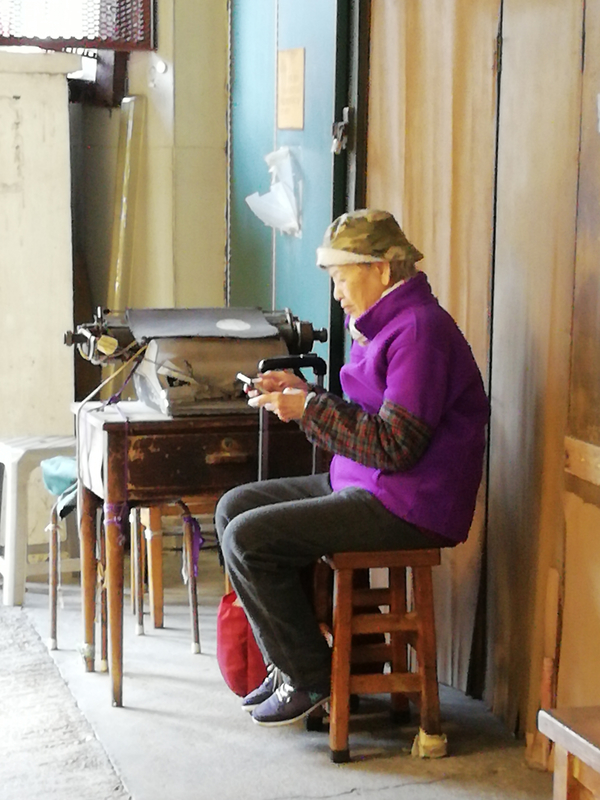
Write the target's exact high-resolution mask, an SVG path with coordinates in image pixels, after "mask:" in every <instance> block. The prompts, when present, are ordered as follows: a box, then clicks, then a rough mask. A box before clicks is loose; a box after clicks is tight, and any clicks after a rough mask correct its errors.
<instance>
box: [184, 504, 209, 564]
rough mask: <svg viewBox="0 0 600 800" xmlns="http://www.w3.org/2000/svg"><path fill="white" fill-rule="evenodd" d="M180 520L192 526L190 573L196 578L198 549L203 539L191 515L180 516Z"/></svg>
mask: <svg viewBox="0 0 600 800" xmlns="http://www.w3.org/2000/svg"><path fill="white" fill-rule="evenodd" d="M181 518H182V519H183V521H184V522H187V523H188V524H189V525H191V526H192V571H193V573H194V578H197V577H198V556H199V555H200V548H201V547H202V545H203V544H204V537H203V536H202V532H201V530H200V525H199V524H198V520H197V519H196V518H195V517H192V515H191V514H182V515H181Z"/></svg>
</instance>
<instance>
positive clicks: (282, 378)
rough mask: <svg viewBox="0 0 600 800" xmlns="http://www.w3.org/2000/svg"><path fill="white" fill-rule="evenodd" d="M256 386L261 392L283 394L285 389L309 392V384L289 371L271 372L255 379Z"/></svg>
mask: <svg viewBox="0 0 600 800" xmlns="http://www.w3.org/2000/svg"><path fill="white" fill-rule="evenodd" d="M254 385H255V386H256V388H257V389H259V390H260V391H261V392H283V390H284V389H301V390H302V391H303V392H308V384H307V383H306V381H305V380H304V379H303V378H299V377H298V375H296V374H295V373H294V372H288V370H269V371H268V372H263V373H262V375H259V376H258V378H255V379H254Z"/></svg>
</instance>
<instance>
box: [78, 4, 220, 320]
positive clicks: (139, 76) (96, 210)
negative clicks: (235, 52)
mask: <svg viewBox="0 0 600 800" xmlns="http://www.w3.org/2000/svg"><path fill="white" fill-rule="evenodd" d="M158 45H159V46H158V50H157V51H156V52H152V53H133V54H132V55H131V56H130V60H129V94H131V95H140V94H141V95H144V96H145V97H146V98H147V110H146V132H145V141H144V150H143V156H142V174H141V175H140V184H139V194H138V203H137V208H136V227H135V235H134V252H133V264H132V280H131V290H130V294H129V301H128V303H127V304H128V305H130V306H141V307H153V306H179V307H185V306H211V305H223V303H224V279H225V247H226V220H225V209H226V187H227V162H226V143H227V122H226V120H227V102H228V101H227V62H228V11H227V0H178V1H177V3H175V2H174V0H159V3H158ZM75 127H77V126H74V129H75ZM79 129H80V131H81V141H80V143H79V153H80V155H81V159H80V160H79V163H80V164H81V169H82V173H83V176H82V180H81V181H79V185H80V186H81V188H82V190H83V195H82V196H81V199H80V201H79V202H81V203H83V205H84V210H83V213H82V215H81V219H80V224H81V225H82V227H83V230H82V231H81V241H82V248H83V255H84V258H85V261H86V263H87V268H88V271H89V276H90V284H91V288H92V294H93V297H92V300H93V304H94V305H104V304H105V302H106V295H107V280H108V278H107V276H108V267H109V260H110V238H111V227H110V226H111V223H112V204H113V195H114V184H115V164H116V149H117V143H118V130H119V111H118V110H112V111H109V110H106V109H99V108H90V107H84V108H83V110H82V114H81V120H80V124H79Z"/></svg>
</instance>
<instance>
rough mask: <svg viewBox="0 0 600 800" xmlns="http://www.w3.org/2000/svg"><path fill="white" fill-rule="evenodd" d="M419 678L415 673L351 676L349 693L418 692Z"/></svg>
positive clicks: (420, 685) (419, 688) (419, 687)
mask: <svg viewBox="0 0 600 800" xmlns="http://www.w3.org/2000/svg"><path fill="white" fill-rule="evenodd" d="M422 686H423V684H422V681H421V676H420V675H419V673H417V672H392V673H390V674H388V675H384V674H383V673H382V674H371V675H351V676H350V692H351V693H352V694H385V693H386V692H387V693H389V694H396V693H398V694H404V693H406V692H420V691H421V689H422Z"/></svg>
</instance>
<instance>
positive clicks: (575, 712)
mask: <svg viewBox="0 0 600 800" xmlns="http://www.w3.org/2000/svg"><path fill="white" fill-rule="evenodd" d="M538 728H539V730H540V732H541V733H543V734H545V735H546V736H547V737H548V738H549V739H551V740H552V741H553V742H554V794H553V797H554V800H592V798H594V800H597V799H598V798H600V707H599V706H590V707H588V708H561V709H557V710H553V711H540V712H539V713H538Z"/></svg>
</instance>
